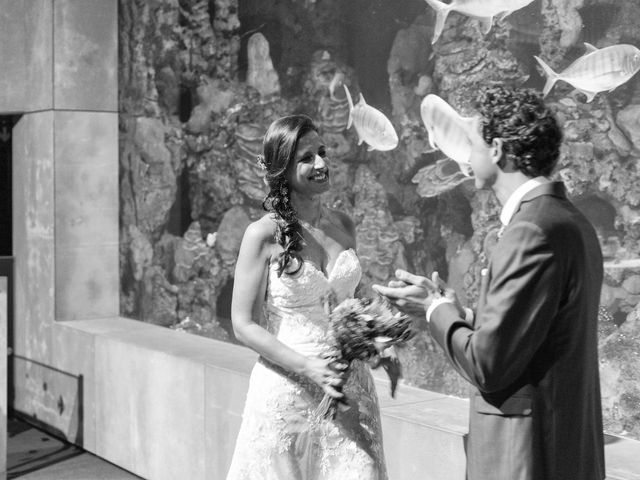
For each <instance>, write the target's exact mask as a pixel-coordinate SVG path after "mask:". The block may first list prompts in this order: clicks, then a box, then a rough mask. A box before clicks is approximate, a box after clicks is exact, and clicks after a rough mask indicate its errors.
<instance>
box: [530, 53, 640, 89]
mask: <svg viewBox="0 0 640 480" xmlns="http://www.w3.org/2000/svg"><path fill="white" fill-rule="evenodd" d="M584 45H585V47H587V52H586V53H585V54H584V55H583V56H581V57H580V58H578V59H577V60H576V61H575V62H573V63H572V64H571V65H569V66H568V67H567V68H566V69H565V70H564V71H563V72H561V73H556V72H554V71H553V70H552V69H551V67H550V66H549V65H547V64H546V63H544V61H542V59H540V58H539V57H537V56H534V58H535V59H536V60H537V61H538V63H539V64H540V66H541V67H542V70H544V73H545V75H546V76H547V83H546V84H545V86H544V89H543V90H542V93H543V94H544V96H547V94H548V93H549V92H550V91H551V89H552V88H553V85H554V84H555V83H556V82H557V81H558V80H564V81H565V82H567V83H569V84H570V85H571V86H573V87H574V88H575V89H576V90H578V91H579V92H582V93H584V94H585V95H586V96H587V102H591V100H593V98H594V97H595V96H596V94H597V93H598V92H604V91H605V90H608V91H609V92H610V91H612V90H614V89H615V88H616V87H618V86H620V85H622V84H623V83H625V82H626V81H628V80H629V79H630V78H631V77H633V76H634V75H635V74H636V73H637V72H638V70H640V50H639V49H638V48H636V47H634V46H633V45H624V44H623V45H613V46H611V47H605V48H600V49H598V48H596V47H594V46H593V45H591V44H590V43H585V44H584Z"/></svg>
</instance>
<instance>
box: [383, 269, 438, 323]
mask: <svg viewBox="0 0 640 480" xmlns="http://www.w3.org/2000/svg"><path fill="white" fill-rule="evenodd" d="M396 278H397V280H391V281H390V282H389V283H388V285H387V286H386V287H384V286H382V285H373V286H372V288H373V290H374V291H375V292H377V293H379V294H380V295H382V296H384V297H386V298H387V299H388V300H389V301H390V302H391V303H392V304H393V305H394V306H396V307H397V308H398V309H399V310H401V311H403V312H405V313H408V314H411V315H424V313H425V311H426V310H427V308H429V305H431V302H433V300H435V299H436V298H438V297H441V296H442V295H443V293H442V292H443V290H442V288H441V287H440V286H439V285H438V283H437V282H436V283H434V282H433V281H431V280H429V279H428V278H427V277H422V276H420V275H414V274H412V273H409V272H407V271H405V270H396Z"/></svg>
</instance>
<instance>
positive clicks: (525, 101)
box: [476, 86, 562, 178]
mask: <svg viewBox="0 0 640 480" xmlns="http://www.w3.org/2000/svg"><path fill="white" fill-rule="evenodd" d="M476 108H477V110H478V112H479V113H480V114H481V115H482V132H481V133H482V137H483V138H484V141H485V142H487V144H491V142H492V141H493V139H494V138H501V139H502V140H503V147H502V149H503V152H504V154H505V155H506V156H508V157H509V158H510V160H511V161H512V162H513V164H514V165H515V167H516V168H517V169H518V170H520V171H521V172H522V173H524V174H525V175H527V176H528V177H532V178H533V177H537V176H540V175H544V176H549V175H550V174H551V172H553V169H554V168H555V166H556V164H557V163H558V157H559V156H560V144H561V143H562V131H561V130H560V127H559V125H558V121H557V120H556V118H555V115H554V114H553V112H552V111H551V110H550V109H549V107H548V106H547V105H545V103H544V100H543V99H542V96H541V95H540V94H539V93H537V92H535V91H534V90H530V89H509V88H505V87H502V86H495V87H489V88H486V89H484V90H483V91H482V92H481V94H480V96H479V98H478V102H477V105H476Z"/></svg>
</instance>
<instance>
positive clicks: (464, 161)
mask: <svg viewBox="0 0 640 480" xmlns="http://www.w3.org/2000/svg"><path fill="white" fill-rule="evenodd" d="M420 116H421V117H422V121H423V122H424V126H425V127H426V129H427V134H428V136H429V143H430V144H431V147H432V148H434V149H438V150H440V151H442V153H444V154H445V155H446V156H447V157H449V158H450V159H452V160H453V161H455V162H456V163H457V164H458V166H459V167H460V170H461V171H462V173H464V174H465V175H466V176H470V175H471V166H470V165H469V159H470V157H471V140H470V139H469V132H471V131H474V129H475V128H476V125H477V122H478V119H477V118H475V117H462V116H460V114H459V113H458V112H456V110H455V109H454V108H453V107H452V106H451V105H449V104H448V103H447V102H445V101H444V100H443V99H442V98H440V97H439V96H437V95H433V94H430V95H427V96H426V97H424V99H423V100H422V103H421V104H420Z"/></svg>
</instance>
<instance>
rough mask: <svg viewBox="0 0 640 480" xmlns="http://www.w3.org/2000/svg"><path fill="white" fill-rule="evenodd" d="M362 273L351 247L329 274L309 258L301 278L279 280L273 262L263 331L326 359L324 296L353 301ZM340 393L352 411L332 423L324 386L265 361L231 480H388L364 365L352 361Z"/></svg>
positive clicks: (256, 376) (256, 374)
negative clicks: (322, 411) (325, 412)
mask: <svg viewBox="0 0 640 480" xmlns="http://www.w3.org/2000/svg"><path fill="white" fill-rule="evenodd" d="M361 275H362V269H361V267H360V262H359V260H358V257H357V255H356V253H355V251H354V250H353V249H349V250H344V251H343V252H341V253H340V255H339V256H338V258H337V259H336V261H335V264H334V267H333V269H332V270H331V271H330V272H329V275H328V276H327V275H325V274H324V273H323V272H322V270H320V269H319V268H318V267H316V266H315V265H314V264H313V263H310V262H308V261H304V262H303V264H302V267H301V268H300V270H299V271H298V272H297V273H296V274H294V275H287V274H286V273H284V274H282V276H280V277H278V274H277V264H276V263H275V262H272V263H271V265H270V266H269V275H268V277H269V278H268V286H267V297H266V301H265V304H264V318H265V322H266V323H265V325H264V326H265V327H266V328H267V329H268V330H269V331H270V332H271V333H273V334H274V335H275V336H276V337H277V338H278V339H279V340H280V341H281V342H282V343H284V344H286V345H288V346H289V347H291V348H293V349H294V350H296V351H298V352H300V353H302V354H304V355H318V354H321V353H322V352H323V351H324V350H325V348H326V346H327V339H328V317H327V313H326V308H325V306H326V301H327V299H328V298H329V296H330V295H334V296H335V298H336V299H337V301H338V302H340V301H342V300H344V299H345V298H348V297H352V296H353V294H354V292H355V289H356V287H357V285H358V282H359V281H360V277H361ZM343 392H344V393H345V395H346V396H347V399H348V401H349V405H350V406H351V408H349V409H348V410H347V411H340V412H338V414H337V416H336V418H335V419H334V420H330V419H322V418H318V417H317V416H315V415H314V411H315V410H316V408H317V407H318V404H319V403H320V401H321V400H322V397H323V395H324V392H323V391H322V389H321V388H320V387H319V386H317V385H316V384H315V383H313V382H311V381H310V380H308V379H306V378H303V377H300V376H297V375H295V374H293V373H290V372H287V371H285V370H284V369H282V368H281V367H279V366H276V365H274V364H272V363H270V362H269V361H267V360H266V359H263V358H260V359H259V360H258V362H257V363H256V365H255V367H254V368H253V371H252V373H251V378H250V380H249V390H248V393H247V401H246V404H245V409H244V413H243V418H242V425H241V427H240V432H239V433H238V439H237V441H236V447H235V451H234V454H233V459H232V462H231V467H230V469H229V473H228V476H227V480H256V479H261V480H284V479H292V480H294V479H295V480H298V479H300V480H386V479H387V474H386V469H385V463H384V453H383V449H382V432H381V426H380V415H379V408H378V398H377V396H376V392H375V387H374V383H373V378H372V377H371V372H370V371H369V367H368V366H367V365H366V364H364V363H362V362H358V361H355V362H353V363H352V366H351V369H350V374H349V377H348V379H347V381H346V382H345V385H344V387H343Z"/></svg>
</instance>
